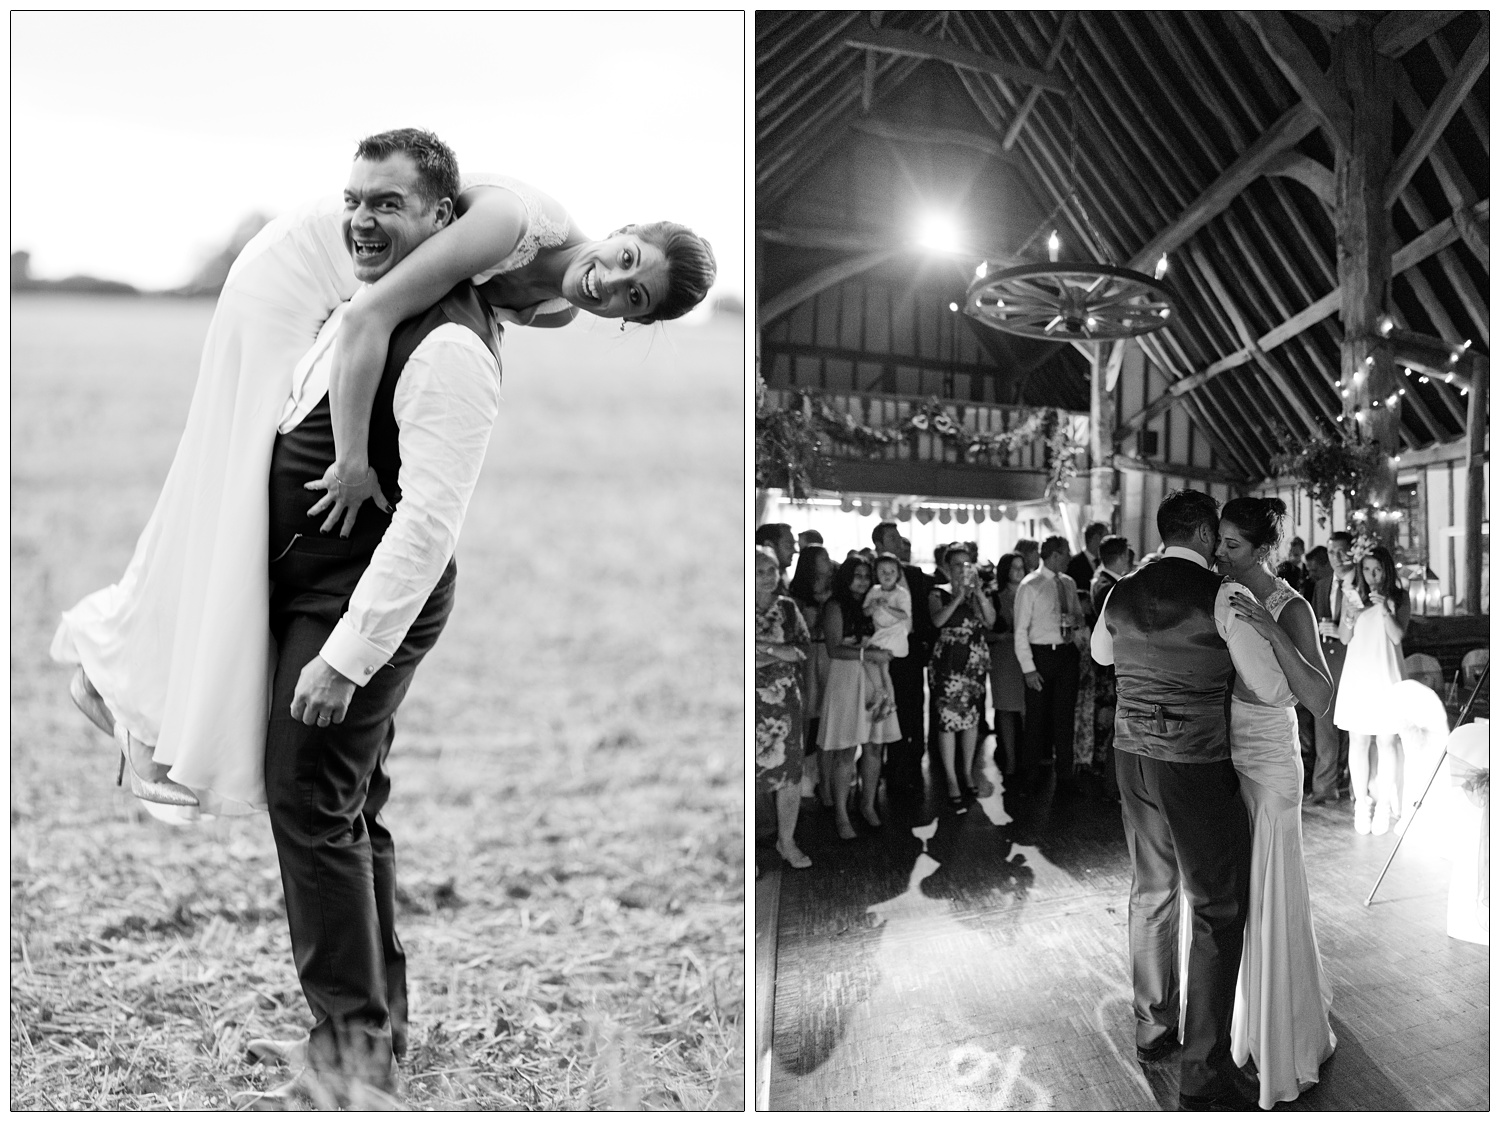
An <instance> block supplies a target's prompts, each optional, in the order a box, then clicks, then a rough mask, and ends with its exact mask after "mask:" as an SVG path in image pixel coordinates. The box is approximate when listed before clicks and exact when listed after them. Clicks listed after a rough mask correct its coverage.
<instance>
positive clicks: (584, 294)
mask: <svg viewBox="0 0 1500 1122" xmlns="http://www.w3.org/2000/svg"><path fill="white" fill-rule="evenodd" d="M667 282H668V277H667V258H666V255H665V254H663V253H662V251H661V250H660V249H658V248H657V247H656V246H654V245H652V244H651V243H650V242H648V241H646V240H644V239H642V238H639V237H637V236H636V235H635V234H633V233H631V232H630V231H628V230H627V231H624V232H621V233H618V234H614V235H611V236H610V237H608V238H605V239H604V240H603V241H601V242H589V243H588V244H587V245H585V246H583V248H582V249H580V250H579V252H578V254H577V256H576V257H574V258H573V260H572V262H571V263H570V264H569V265H568V268H567V271H566V272H565V273H564V274H563V281H562V290H563V295H564V296H565V297H567V299H568V303H570V304H572V305H573V306H574V307H576V308H582V309H583V310H584V311H585V312H590V313H592V314H593V315H596V316H603V317H605V318H606V319H619V318H620V317H622V316H628V317H630V318H631V319H639V318H640V317H641V316H644V315H649V314H650V313H651V312H652V311H654V310H655V309H656V307H657V306H658V305H659V304H660V303H661V302H662V301H663V300H665V299H666V296H667Z"/></svg>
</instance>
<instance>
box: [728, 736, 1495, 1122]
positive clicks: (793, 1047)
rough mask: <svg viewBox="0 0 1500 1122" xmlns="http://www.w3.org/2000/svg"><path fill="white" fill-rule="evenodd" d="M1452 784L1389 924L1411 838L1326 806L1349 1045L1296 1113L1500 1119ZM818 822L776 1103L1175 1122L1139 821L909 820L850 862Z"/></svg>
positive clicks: (778, 927)
mask: <svg viewBox="0 0 1500 1122" xmlns="http://www.w3.org/2000/svg"><path fill="white" fill-rule="evenodd" d="M985 747H986V748H988V747H989V745H988V744H987V745H986V746H985ZM1424 778H1425V776H1424ZM1446 784H1447V776H1446V773H1444V774H1442V775H1440V776H1439V779H1438V782H1437V783H1435V784H1434V786H1433V791H1434V797H1432V798H1430V799H1429V801H1428V803H1427V805H1425V806H1424V807H1423V808H1422V809H1421V811H1420V812H1419V813H1418V816H1417V819H1416V823H1415V824H1414V825H1413V827H1412V829H1411V830H1410V831H1409V833H1408V837H1407V839H1406V841H1405V842H1404V843H1403V845H1402V847H1401V852H1400V854H1399V855H1398V857H1397V858H1396V862H1395V864H1394V865H1393V866H1392V868H1391V871H1390V873H1389V874H1388V875H1387V876H1386V879H1385V881H1384V883H1383V884H1382V886H1381V889H1380V892H1379V894H1378V895H1377V896H1376V897H1375V901H1374V903H1373V904H1372V905H1371V906H1370V907H1368V908H1366V907H1365V906H1364V899H1365V897H1366V896H1367V895H1368V894H1369V892H1370V888H1371V886H1372V885H1373V884H1374V883H1375V879H1376V877H1377V876H1378V875H1379V873H1380V869H1381V866H1382V865H1383V864H1384V863H1385V861H1386V858H1387V857H1388V856H1389V855H1390V852H1391V850H1392V848H1393V846H1394V845H1395V842H1396V838H1395V834H1394V833H1390V834H1386V835H1385V836H1383V837H1374V836H1364V837H1361V836H1359V835H1357V834H1355V833H1354V830H1353V828H1352V820H1353V810H1352V807H1351V804H1350V803H1348V802H1343V803H1340V804H1337V805H1336V806H1330V807H1312V806H1308V807H1305V808H1304V810H1303V831H1304V845H1305V850H1306V856H1307V865H1308V879H1309V882H1310V884H1311V888H1312V904H1313V914H1314V923H1315V929H1316V932H1317V937H1318V943H1319V947H1320V949H1321V951H1322V956H1323V961H1324V965H1325V968H1326V969H1327V970H1328V971H1329V973H1330V975H1331V978H1332V981H1333V986H1334V1004H1333V1026H1334V1031H1335V1033H1336V1034H1337V1036H1338V1049H1337V1051H1336V1052H1335V1054H1334V1056H1333V1058H1332V1059H1331V1060H1330V1061H1328V1063H1326V1064H1325V1065H1324V1067H1323V1070H1322V1072H1321V1081H1320V1082H1319V1083H1318V1084H1317V1085H1316V1086H1314V1087H1313V1088H1311V1089H1310V1090H1308V1091H1306V1092H1304V1094H1303V1095H1302V1097H1301V1098H1300V1099H1298V1100H1297V1101H1296V1102H1294V1103H1289V1104H1282V1105H1281V1106H1280V1107H1278V1109H1282V1110H1286V1109H1297V1110H1484V1109H1487V1108H1488V1105H1489V1074H1488V1069H1489V996H1488V948H1487V947H1485V946H1481V945H1477V944H1474V943H1467V942H1461V941H1459V940H1456V939H1451V938H1449V937H1448V935H1447V934H1446V926H1447V902H1448V882H1449V873H1450V870H1451V865H1450V864H1449V862H1448V860H1447V859H1446V858H1445V857H1444V856H1443V854H1444V852H1445V850H1444V844H1445V842H1446V840H1447V839H1446V838H1445V836H1444V834H1445V829H1444V816H1443V813H1442V811H1443V806H1444V805H1445V803H1444V800H1445V799H1448V798H1452V797H1461V796H1459V795H1457V793H1455V792H1452V791H1451V789H1447V790H1440V788H1444V787H1446ZM802 806H803V815H802V817H803V820H802V822H801V823H800V824H799V826H798V831H797V833H798V838H799V839H800V841H801V844H802V847H803V848H804V849H805V850H806V851H807V852H808V854H809V855H811V856H812V858H813V860H814V862H815V865H814V867H813V868H812V869H808V870H805V871H793V870H790V869H784V870H782V871H780V872H772V873H768V874H767V875H766V876H763V877H762V878H761V879H760V881H759V882H758V883H757V885H756V889H757V892H756V911H757V948H756V953H757V979H756V981H757V988H758V992H757V1002H758V1004H760V1003H762V1002H765V1003H767V1004H768V1005H769V1008H766V1007H765V1006H762V1012H761V1013H760V1017H759V1018H758V1020H763V1021H769V1022H770V1036H769V1048H770V1056H769V1058H768V1059H767V1058H766V1057H765V1056H764V1052H765V1049H766V1046H767V1040H766V1028H765V1025H764V1023H761V1024H758V1025H757V1034H758V1039H757V1055H758V1056H760V1057H761V1058H762V1060H763V1061H765V1062H764V1064H763V1066H764V1067H765V1070H766V1074H765V1076H763V1081H762V1086H761V1088H760V1089H759V1094H760V1098H761V1101H762V1102H765V1101H766V1096H767V1095H768V1101H769V1106H770V1107H771V1109H774V1110H895V1109H944V1110H1019V1109H1041V1110H1069V1109H1072V1110H1122V1109H1123V1110H1154V1109H1175V1108H1176V1102H1177V1065H1176V1058H1175V1057H1174V1058H1173V1059H1171V1060H1168V1061H1167V1062H1165V1063H1162V1064H1158V1065H1154V1066H1153V1067H1151V1068H1143V1067H1142V1066H1141V1065H1140V1064H1138V1063H1137V1062H1136V1059H1135V1047H1134V1035H1133V1027H1132V1021H1131V1011H1130V984H1129V977H1130V975H1129V968H1128V955H1127V947H1126V897H1127V893H1128V890H1129V886H1130V871H1129V866H1128V860H1127V855H1126V851H1125V842H1124V835H1123V831H1122V827H1121V824H1120V816H1119V810H1118V808H1116V807H1113V806H1108V805H1106V804H1103V803H1101V802H1098V801H1095V800H1093V799H1090V798H1075V799H1072V800H1067V801H1058V802H1055V803H1053V802H1050V800H1049V798H1048V797H1047V796H1046V795H1043V796H1039V797H1037V798H1034V799H1032V800H1031V801H1030V803H1029V804H1028V803H1026V802H1017V801H1015V800H1013V799H1011V798H1009V797H1007V798H1005V799H1003V800H1002V799H1001V798H1000V797H998V796H997V797H995V798H993V799H989V800H986V805H985V807H984V808H983V809H981V808H974V807H971V809H970V811H969V813H968V814H967V815H964V816H961V817H955V816H953V815H951V814H949V813H947V812H942V813H936V812H935V811H934V809H933V808H932V807H931V806H929V807H927V808H925V811H924V812H915V811H909V812H908V813H907V815H906V816H905V819H904V820H900V819H898V818H897V816H896V815H893V814H888V815H887V819H888V821H887V823H886V825H885V828H884V829H883V830H882V831H881V832H879V833H876V834H871V835H868V836H862V837H861V838H860V839H859V840H857V841H853V842H847V843H841V842H839V841H838V840H837V838H836V836H835V834H834V831H833V826H832V821H831V816H830V815H829V814H828V813H827V812H825V811H824V810H823V809H822V808H821V807H819V806H818V805H817V804H816V803H815V802H813V801H811V800H804V802H803V804H802ZM1010 816H1014V817H1013V820H1007V819H1008V818H1009V817H1010ZM997 822H998V823H1000V824H998V825H997V824H996V823H997ZM914 826H916V827H917V829H916V831H915V832H914V830H913V827H914ZM928 833H930V834H931V837H930V839H929V840H927V841H926V848H925V851H924V847H923V840H922V839H921V838H920V837H919V836H918V835H919V834H928ZM768 857H769V858H770V862H771V863H773V864H774V863H776V859H775V856H774V854H773V853H771V851H770V850H769V848H768V847H767V848H765V849H764V852H763V853H762V857H761V859H762V863H765V862H766V861H767V858H768ZM772 916H774V917H775V919H774V923H773V924H769V923H768V922H767V921H768V920H769V919H770V917H772ZM768 952H769V953H768ZM773 971H774V990H773V991H771V992H764V991H768V990H770V987H771V985H772V978H773ZM772 993H774V997H773V996H772ZM767 1083H768V1086H767V1085H766V1084H767Z"/></svg>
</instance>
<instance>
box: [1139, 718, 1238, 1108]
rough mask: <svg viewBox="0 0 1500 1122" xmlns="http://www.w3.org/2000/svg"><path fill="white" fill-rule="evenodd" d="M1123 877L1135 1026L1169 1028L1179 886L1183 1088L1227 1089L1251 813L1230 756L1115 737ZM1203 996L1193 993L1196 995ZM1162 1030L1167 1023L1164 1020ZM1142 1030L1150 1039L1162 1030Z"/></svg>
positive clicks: (1142, 1042) (1144, 1042)
mask: <svg viewBox="0 0 1500 1122" xmlns="http://www.w3.org/2000/svg"><path fill="white" fill-rule="evenodd" d="M1115 774H1116V776H1117V777H1118V779H1119V783H1120V806H1121V814H1122V816H1123V817H1124V819H1125V841H1126V844H1127V846H1128V847H1129V850H1130V859H1131V866H1132V868H1133V870H1134V879H1133V881H1132V883H1131V886H1130V951H1131V970H1132V975H1133V981H1134V983H1135V1020H1136V1025H1137V1026H1138V1028H1139V1027H1141V1026H1161V1027H1163V1028H1167V1027H1168V1026H1172V1025H1175V1024H1177V1018H1178V1008H1179V992H1180V991H1179V978H1178V954H1179V945H1178V938H1179V933H1180V927H1179V923H1180V917H1179V913H1178V908H1179V893H1178V883H1179V880H1180V882H1181V885H1182V893H1181V895H1182V896H1184V897H1186V901H1187V906H1188V907H1190V908H1191V909H1192V910H1193V919H1192V953H1191V954H1190V955H1189V957H1188V971H1189V973H1188V977H1187V978H1185V979H1181V982H1185V983H1186V985H1187V987H1188V992H1189V993H1191V994H1193V995H1194V1000H1193V1001H1190V1002H1188V1007H1187V1023H1186V1024H1185V1025H1182V1026H1181V1027H1182V1028H1183V1029H1184V1030H1185V1031H1184V1035H1183V1041H1184V1044H1183V1051H1182V1093H1183V1094H1187V1095H1217V1094H1223V1093H1224V1092H1226V1091H1228V1090H1230V1089H1231V1086H1232V1083H1231V1076H1230V1075H1229V1074H1228V1073H1229V1072H1231V1071H1232V1070H1233V1067H1234V1064H1233V1061H1232V1060H1231V1058H1230V1054H1229V1031H1228V1029H1229V1023H1230V1017H1231V1016H1232V1014H1233V1013H1234V989H1235V980H1236V977H1237V975H1238V972H1239V970H1238V967H1239V961H1240V954H1241V951H1242V950H1243V949H1244V940H1245V911H1246V909H1247V908H1248V907H1249V902H1250V820H1249V817H1248V815H1247V814H1246V812H1245V805H1244V803H1243V802H1242V801H1241V800H1240V794H1239V778H1238V776H1236V775H1235V771H1234V764H1233V763H1232V762H1231V761H1229V760H1219V761H1216V762H1214V763H1178V762H1175V761H1171V760H1158V759H1153V758H1151V757H1150V756H1143V755H1140V754H1139V753H1136V752H1126V751H1121V750H1120V748H1119V745H1118V742H1117V743H1116V747H1115ZM1200 997H1201V998H1202V1000H1198V998H1200ZM1168 1031H1170V1030H1169V1029H1168ZM1164 1035H1165V1034H1164V1033H1163V1034H1158V1035H1157V1036H1156V1037H1155V1038H1154V1039H1141V1038H1140V1036H1139V1035H1138V1036H1137V1039H1136V1044H1137V1045H1138V1046H1141V1047H1148V1048H1149V1047H1152V1046H1154V1045H1155V1044H1157V1043H1158V1042H1159V1041H1160V1040H1162V1039H1163V1037H1164Z"/></svg>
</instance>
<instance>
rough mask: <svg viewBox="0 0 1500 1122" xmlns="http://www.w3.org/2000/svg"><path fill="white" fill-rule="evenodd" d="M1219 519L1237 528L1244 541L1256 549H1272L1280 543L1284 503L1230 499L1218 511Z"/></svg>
mask: <svg viewBox="0 0 1500 1122" xmlns="http://www.w3.org/2000/svg"><path fill="white" fill-rule="evenodd" d="M1219 517H1220V518H1221V519H1223V520H1224V521H1225V522H1233V523H1234V524H1235V525H1236V526H1238V527H1239V528H1240V533H1242V534H1244V535H1245V540H1246V541H1248V542H1249V543H1250V544H1251V545H1252V546H1253V547H1255V548H1256V549H1259V548H1260V547H1261V546H1263V545H1267V546H1270V547H1271V548H1273V549H1274V548H1275V547H1276V545H1277V543H1278V542H1280V541H1281V520H1282V519H1284V518H1285V517H1286V503H1284V502H1282V501H1281V500H1280V499H1277V498H1270V499H1256V498H1248V497H1247V498H1243V499H1230V500H1229V501H1228V502H1227V503H1225V504H1224V509H1223V510H1221V511H1219Z"/></svg>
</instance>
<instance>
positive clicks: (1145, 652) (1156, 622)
mask: <svg viewBox="0 0 1500 1122" xmlns="http://www.w3.org/2000/svg"><path fill="white" fill-rule="evenodd" d="M1220 584H1221V581H1220V579H1219V577H1218V575H1217V574H1215V573H1214V572H1212V571H1211V570H1209V569H1207V568H1205V567H1203V566H1201V565H1197V564H1194V563H1193V562H1192V561H1189V560H1186V559H1185V558H1181V557H1163V558H1161V559H1159V560H1157V561H1153V562H1151V563H1150V564H1148V565H1143V566H1142V567H1141V568H1140V569H1138V570H1136V572H1134V573H1132V574H1131V575H1129V576H1127V577H1124V578H1122V579H1121V580H1120V581H1118V582H1117V583H1116V584H1115V587H1114V590H1113V591H1112V592H1111V593H1110V597H1109V606H1108V609H1107V610H1106V611H1105V613H1104V615H1103V620H1102V622H1103V624H1104V626H1106V627H1107V628H1108V630H1109V634H1110V637H1111V639H1112V641H1113V644H1114V665H1115V682H1116V690H1117V696H1118V699H1119V700H1118V708H1117V709H1116V717H1115V747H1116V748H1118V749H1121V750H1123V751H1126V752H1137V753H1140V754H1141V755H1147V756H1153V757H1156V758H1159V759H1167V760H1179V761H1181V762H1184V763H1188V762H1209V761H1212V760H1220V759H1225V758H1227V757H1228V755H1229V743H1228V738H1227V735H1226V730H1225V721H1224V698H1225V690H1226V687H1227V686H1228V684H1229V680H1230V676H1231V674H1232V673H1233V663H1232V661H1231V660H1230V656H1229V647H1228V645H1227V644H1226V643H1225V641H1224V639H1223V637H1222V636H1221V635H1220V634H1219V629H1218V625H1217V623H1216V622H1215V620H1214V603H1215V600H1216V598H1217V596H1218V593H1219V586H1220Z"/></svg>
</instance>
